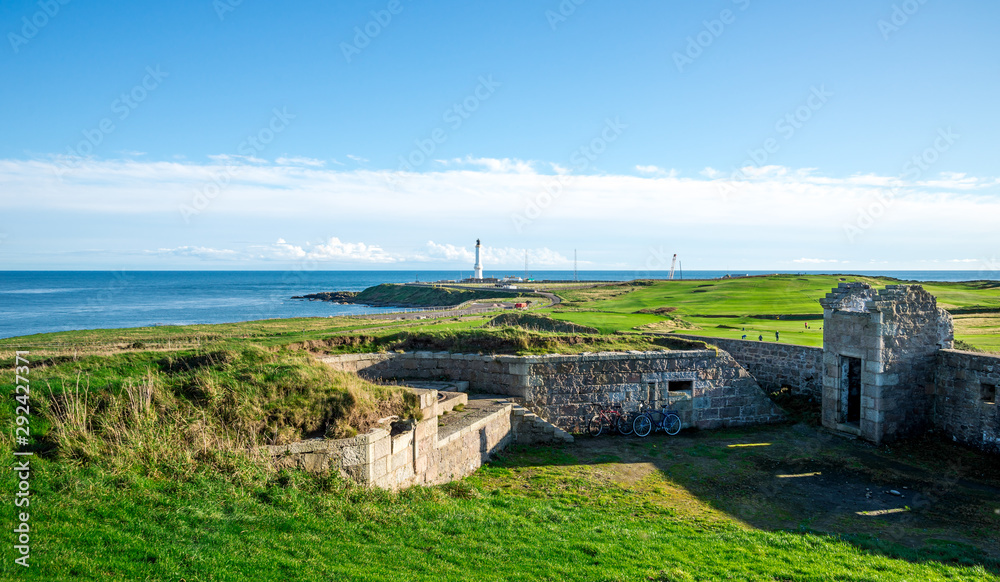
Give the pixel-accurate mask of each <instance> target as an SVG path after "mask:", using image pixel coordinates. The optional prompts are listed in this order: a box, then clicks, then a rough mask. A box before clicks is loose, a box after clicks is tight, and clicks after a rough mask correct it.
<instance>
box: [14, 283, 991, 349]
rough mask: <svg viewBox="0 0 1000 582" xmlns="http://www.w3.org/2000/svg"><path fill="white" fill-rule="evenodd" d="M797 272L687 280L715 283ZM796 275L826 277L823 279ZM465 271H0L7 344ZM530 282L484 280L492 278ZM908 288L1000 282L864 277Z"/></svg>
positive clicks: (324, 306) (297, 311)
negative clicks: (927, 284) (43, 335)
mask: <svg viewBox="0 0 1000 582" xmlns="http://www.w3.org/2000/svg"><path fill="white" fill-rule="evenodd" d="M772 273H792V272H790V271H741V272H727V271H687V272H685V273H683V274H680V273H678V274H675V278H686V279H716V278H720V277H723V276H724V275H727V274H728V275H731V276H744V275H766V274H772ZM795 273H802V274H820V272H819V271H809V272H802V271H798V272H795ZM468 274H469V273H468V271H466V272H464V273H461V272H458V271H419V272H418V271H0V338H10V337H17V336H25V335H32V334H38V333H48V332H55V331H69V330H83V329H102V328H123V327H145V326H157V325H187V324H196V323H231V322H238V321H253V320H258V319H273V318H290V317H327V316H335V315H356V314H370V313H380V312H386V311H400V309H394V308H378V307H368V306H363V305H338V304H333V303H329V302H323V301H304V300H301V299H292V296H294V295H305V294H309V293H316V292H319V291H361V290H362V289H365V288H366V287H371V286H373V285H378V284H380V283H406V282H410V281H438V280H449V279H461V278H462V277H463V276H468ZM508 274H509V275H519V276H523V275H524V273H516V272H515V273H495V274H491V273H487V276H504V275H508ZM852 274H857V275H871V276H887V277H895V278H897V279H902V280H909V281H968V280H977V279H991V280H997V279H1000V273H998V272H996V271H991V272H983V271H857V272H853V273H852ZM529 275H530V277H531V278H533V279H535V280H570V281H571V280H573V279H574V277H575V278H576V279H578V280H580V281H628V280H631V279H637V278H666V277H667V273H666V272H665V271H654V272H648V271H635V270H627V271H578V272H576V273H574V272H573V271H533V272H531V273H529Z"/></svg>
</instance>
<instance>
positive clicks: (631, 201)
mask: <svg viewBox="0 0 1000 582" xmlns="http://www.w3.org/2000/svg"><path fill="white" fill-rule="evenodd" d="M470 160H472V161H470ZM485 160H486V159H485V158H463V160H462V163H461V164H456V165H455V166H453V167H452V166H449V167H446V168H444V169H442V170H439V171H427V172H385V171H372V170H365V169H353V170H343V169H336V168H328V167H317V166H308V165H306V166H302V165H275V164H264V163H259V161H258V160H251V159H245V158H238V157H234V156H224V157H218V158H217V161H216V162H213V163H207V164H197V163H192V162H186V161H141V160H134V159H133V160H74V161H72V164H71V165H70V166H68V167H65V166H63V165H61V162H60V160H57V159H47V160H42V159H36V160H0V213H3V215H5V216H6V215H8V213H10V215H13V214H14V213H18V212H26V211H31V212H41V213H46V212H49V213H61V214H67V215H77V216H86V217H87V219H88V220H90V218H91V217H103V218H104V220H105V222H106V223H111V222H112V221H114V222H121V221H122V220H123V219H122V218H121V217H122V216H123V215H148V216H155V221H156V222H158V223H161V224H168V225H176V227H174V226H167V227H165V228H166V229H167V230H170V229H173V228H190V229H192V230H191V231H190V232H191V233H192V234H191V236H201V237H202V238H198V239H192V238H188V239H186V241H185V242H187V241H192V242H191V245H192V247H191V248H198V247H197V246H195V245H196V244H197V245H200V247H204V248H213V247H219V246H227V245H226V243H224V242H223V243H220V242H218V241H217V240H213V239H212V238H211V236H210V235H211V233H210V232H209V231H208V230H207V228H208V227H207V225H208V224H214V225H222V226H223V227H226V228H235V227H236V226H238V225H239V224H241V223H242V222H244V221H258V222H260V221H266V223H268V224H274V225H278V226H279V227H280V228H281V229H282V230H277V232H274V234H270V233H269V234H267V235H266V236H267V239H265V240H274V239H272V238H271V236H274V235H276V234H282V233H287V232H292V230H291V229H293V228H297V227H298V226H300V225H302V224H306V223H308V224H310V225H315V224H316V222H317V220H318V219H320V218H322V220H324V221H329V222H330V223H331V224H333V225H334V228H336V229H337V230H336V231H337V232H338V234H339V233H343V234H341V236H342V237H343V239H344V240H347V241H372V240H373V238H375V237H377V242H378V245H376V244H375V243H374V242H343V241H342V240H341V239H334V241H333V242H330V241H327V242H322V243H320V244H315V245H308V244H304V243H303V242H301V241H300V242H294V241H293V242H292V243H288V242H285V243H275V244H274V245H268V248H267V249H266V250H265V251H261V250H258V251H257V252H258V253H259V254H263V255H265V256H269V257H270V256H276V255H278V254H280V253H283V255H282V256H287V257H289V258H295V257H298V258H302V257H306V256H314V257H316V258H317V259H320V260H327V261H336V260H340V261H344V262H352V261H353V262H358V263H360V262H369V263H373V264H390V263H393V262H405V261H423V262H428V261H439V262H448V263H452V264H456V265H458V264H466V263H467V264H468V265H469V268H471V259H470V257H471V254H468V253H471V250H470V247H471V245H468V244H464V246H462V247H458V246H454V248H449V247H448V246H447V245H446V244H445V243H442V242H440V241H442V240H445V241H448V240H451V241H455V240H462V242H463V243H464V242H465V241H464V237H466V236H468V237H469V238H470V239H471V240H472V241H474V240H475V237H477V236H482V237H483V238H484V241H486V240H488V241H489V242H492V243H495V244H496V247H495V248H493V247H487V248H488V253H487V255H486V258H485V260H486V261H487V266H489V265H498V266H500V265H503V266H505V267H517V266H518V265H523V262H524V248H525V247H527V248H529V249H531V253H532V256H531V258H530V259H529V262H530V263H531V264H532V265H538V266H542V265H551V266H553V267H556V268H566V267H565V266H566V265H571V264H572V256H570V257H569V260H567V259H566V257H565V256H564V255H565V254H566V253H567V249H569V252H570V254H571V249H572V248H581V250H583V249H584V248H585V247H588V246H589V247H590V249H589V250H588V251H587V253H586V256H588V257H591V258H594V257H596V256H597V255H596V252H597V251H599V250H603V249H606V254H605V255H604V256H603V257H602V258H601V259H600V260H597V259H593V260H595V261H596V262H597V263H599V264H602V265H612V264H616V263H622V262H623V263H627V264H640V265H641V264H642V263H643V261H645V259H646V254H645V251H644V250H643V249H645V248H646V247H648V246H650V245H652V246H654V247H655V246H660V245H666V246H668V247H670V248H671V249H676V250H678V251H680V252H682V253H683V252H684V251H683V249H681V248H680V247H682V246H684V245H687V246H688V248H691V245H697V246H698V247H702V248H706V249H709V250H710V253H711V254H709V255H708V258H703V259H702V261H700V262H701V264H702V265H706V268H707V267H712V268H717V267H723V266H725V265H726V263H727V262H729V261H730V260H732V261H733V262H732V263H730V264H732V265H733V266H735V264H736V263H737V262H738V261H741V262H742V264H746V263H747V262H748V261H749V260H741V259H736V258H733V259H730V258H729V257H732V256H734V255H736V254H739V253H741V252H744V251H747V253H749V252H750V250H751V249H752V250H753V252H754V253H757V254H756V255H754V256H760V257H761V258H760V259H759V260H757V261H756V262H755V264H757V265H760V264H765V265H766V264H767V263H772V264H773V262H774V261H776V260H779V259H780V258H781V257H783V256H787V254H788V253H789V250H790V249H794V251H793V252H794V253H795V255H798V256H799V257H802V259H809V258H810V257H812V258H818V259H817V260H827V261H830V260H833V259H830V258H828V257H831V256H836V257H838V258H839V260H840V261H841V264H845V263H844V261H850V262H849V263H846V264H861V263H865V262H867V260H868V258H869V257H871V256H876V257H879V258H880V259H881V258H883V257H885V258H894V257H896V256H899V255H900V254H902V253H906V254H907V255H908V256H909V257H911V258H912V260H913V261H916V260H917V259H918V258H937V259H940V260H941V261H942V263H941V264H942V265H944V264H947V263H946V261H948V260H949V259H950V258H951V257H962V256H969V255H970V254H971V255H973V256H975V255H976V254H977V250H978V251H980V252H986V251H987V250H988V249H995V248H997V246H998V245H1000V232H998V231H997V229H996V226H995V223H996V217H997V216H1000V195H998V194H1000V184H998V183H997V179H996V178H994V177H979V178H974V177H970V176H967V175H963V174H948V175H942V176H940V180H939V179H938V178H937V177H935V178H934V179H933V180H929V181H927V182H913V181H906V180H903V179H901V178H899V177H898V176H879V175H873V174H859V175H852V176H847V177H833V176H826V175H823V174H821V173H819V172H818V171H816V170H811V169H792V168H784V167H779V166H771V167H768V168H759V169H757V170H758V171H756V172H752V173H748V177H747V179H744V180H738V181H735V182H734V181H733V180H732V179H731V176H730V174H729V173H728V172H727V173H724V174H723V173H719V172H717V171H714V170H711V169H706V170H705V171H704V172H703V175H701V176H693V177H679V176H675V177H669V176H658V177H647V176H639V175H615V174H603V175H591V174H584V175H579V174H571V173H569V170H567V169H566V168H562V170H563V171H564V173H561V174H555V175H553V174H551V173H545V174H542V173H537V172H535V170H534V168H535V167H538V168H544V169H545V170H546V171H548V168H549V166H547V165H544V164H541V163H535V162H526V161H521V160H491V161H489V162H487V161H485ZM466 162H468V163H466ZM220 176H221V177H222V178H224V179H223V180H221V181H220ZM971 180H975V181H976V182H975V183H976V184H977V186H976V187H975V188H969V187H967V184H969V183H971V182H970V181H971ZM217 182H218V183H219V184H220V185H219V186H218V187H217V188H215V189H214V190H213V191H212V192H211V194H212V197H211V199H207V198H206V199H205V200H202V202H203V203H204V204H203V207H202V208H201V210H200V211H199V213H198V214H197V215H195V216H193V217H192V221H191V224H190V225H187V224H185V222H184V221H183V217H182V213H181V208H182V207H184V206H191V205H193V204H195V201H196V197H197V196H198V195H200V194H201V193H203V192H206V185H213V184H216V183H217ZM931 182H934V183H933V184H931ZM945 182H948V183H949V184H950V185H951V186H953V187H946V184H945ZM726 185H733V186H734V188H735V189H734V191H733V192H731V193H730V194H728V195H726V196H724V195H723V190H724V188H725V186H726ZM889 193H894V195H893V196H892V197H891V204H890V205H888V206H886V207H884V208H880V209H877V210H878V211H879V212H878V214H879V216H877V217H876V218H875V219H874V220H871V224H870V226H866V227H865V230H864V232H863V234H862V235H860V236H859V237H858V239H857V242H855V243H854V244H850V243H849V242H848V240H847V237H846V236H845V231H844V226H845V225H849V224H856V223H857V221H858V220H859V215H860V214H861V213H864V212H868V210H869V209H871V208H874V207H875V206H876V205H878V204H880V203H883V202H880V200H882V201H884V200H885V196H886V195H887V194H889ZM883 204H884V203H883ZM515 216H523V217H528V218H530V220H529V221H528V222H529V223H528V225H527V226H526V227H524V229H523V230H520V231H519V230H517V229H515V228H514V225H513V220H514V217H515ZM126 220H127V219H126ZM867 220H869V219H866V221H867ZM866 224H867V222H866ZM286 225H287V226H286ZM285 228H287V229H288V230H284V229H285ZM368 233H372V234H368ZM171 235H173V233H171ZM455 237H461V238H460V239H456V238H455ZM275 238H276V236H275ZM286 238H287V237H286ZM428 238H433V239H434V241H435V243H434V244H436V245H438V246H439V247H441V248H436V247H431V246H428V245H422V243H424V242H425V241H427V239H428ZM149 239H151V240H154V241H155V240H157V239H156V238H153V235H152V234H150V235H149ZM281 244H284V245H287V246H284V247H283V246H280V245H281ZM386 244H391V245H393V248H394V249H397V250H394V251H393V252H392V253H390V252H388V251H386V250H384V249H385V248H386V247H384V246H379V245H386ZM352 245H355V246H352ZM564 245H565V246H564ZM626 245H631V247H630V248H631V250H629V251H628V252H631V253H632V254H631V255H628V256H620V255H616V254H615V253H617V252H619V250H620V249H622V248H623V247H624V246H626ZM157 246H164V247H167V246H170V245H166V244H159V243H157V242H153V243H146V244H144V245H143V246H139V247H138V248H155V247H157ZM271 246H274V248H270V247H271ZM552 248H559V249H560V250H561V254H560V253H558V252H555V251H551V250H549V249H552ZM970 248H971V249H973V251H972V252H968V251H967V249H970ZM760 249H763V250H760ZM178 252H180V251H178ZM687 252H688V253H689V254H688V256H690V253H691V252H692V251H690V250H688V251H687ZM536 254H537V256H536ZM253 256H256V254H254V255H253ZM747 256H749V254H747ZM802 259H800V261H801V260H802ZM789 260H791V259H789ZM691 261H692V263H690V264H689V262H688V261H685V266H686V267H689V268H690V265H693V264H696V263H694V262H693V261H694V259H691ZM709 262H710V263H709ZM706 263H709V264H706ZM789 264H790V263H789ZM798 264H809V263H805V262H802V263H798ZM813 264H823V263H813ZM952 264H954V263H952ZM746 268H755V267H751V266H747V267H746ZM765 268H766V267H765ZM942 268H943V267H942Z"/></svg>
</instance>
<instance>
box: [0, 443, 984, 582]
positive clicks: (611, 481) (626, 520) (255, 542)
mask: <svg viewBox="0 0 1000 582" xmlns="http://www.w3.org/2000/svg"><path fill="white" fill-rule="evenodd" d="M822 438H823V437H822V436H821V435H819V433H814V432H810V431H808V430H804V429H796V428H794V427H772V428H767V429H762V430H756V431H753V430H751V431H714V432H712V433H700V434H699V433H692V434H688V433H682V434H681V435H680V436H678V437H665V436H662V435H660V436H655V437H651V438H649V439H646V440H640V439H635V438H631V439H618V438H599V439H586V438H584V439H581V441H580V443H579V444H577V445H572V446H570V447H568V448H547V447H541V448H530V449H520V450H517V449H515V450H514V451H512V452H510V453H507V454H504V455H502V456H501V457H500V458H498V459H497V460H496V461H495V462H494V463H492V464H490V465H489V466H487V467H484V468H483V469H481V470H480V471H478V472H477V473H476V474H474V475H472V476H470V477H468V478H466V479H464V480H462V481H459V482H456V483H452V484H449V485H445V486H439V487H432V488H423V487H417V488H412V489H409V490H407V491H404V492H401V493H388V492H384V491H379V490H365V489H361V488H358V487H356V486H351V485H348V484H347V483H345V482H344V481H342V480H341V479H339V478H337V477H314V476H309V475H306V474H302V473H298V472H283V473H278V474H269V475H268V474H264V473H260V474H257V475H252V474H251V475H249V476H246V475H244V477H243V478H242V479H233V478H230V477H228V476H227V475H226V474H225V473H219V472H218V471H212V470H209V469H208V468H206V467H201V466H198V467H196V468H195V470H194V471H193V472H192V473H191V474H190V475H188V476H186V477H184V478H174V477H164V476H161V475H156V474H143V471H142V468H141V467H133V468H132V469H129V470H121V471H117V472H111V471H108V470H106V469H103V468H102V467H101V465H100V464H99V463H98V464H95V465H90V466H77V465H73V464H60V463H57V462H53V461H51V460H44V459H35V461H34V462H35V465H34V467H35V473H34V477H33V481H32V487H33V490H34V497H33V503H32V506H31V509H32V520H33V521H32V523H33V525H34V527H35V530H34V533H33V536H32V562H31V563H32V567H31V568H30V569H24V568H21V567H19V566H15V565H13V564H12V562H11V560H9V559H8V560H4V561H3V563H2V564H0V577H2V579H4V580H45V581H50V582H54V581H61V580H107V579H114V580H186V581H190V582H194V581H207V580H215V581H226V580H233V581H239V580H247V579H254V580H304V581H315V580H385V581H397V580H429V581H459V580H462V581H464V580H469V581H476V582H480V581H492V580H497V581H499V580H524V581H529V580H530V581H534V580H552V581H560V582H564V581H581V582H583V581H586V582H589V581H593V580H605V581H637V582H638V581H648V580H654V581H686V580H745V581H751V580H752V581H761V580H768V581H773V580H796V581H810V580H815V581H826V580H841V581H886V582H897V581H899V580H910V581H924V580H942V581H943V580H948V581H963V580H968V581H973V580H975V581H982V580H990V579H996V578H995V575H996V573H997V572H1000V562H998V561H997V560H996V559H995V558H991V557H989V555H988V554H987V553H984V549H983V548H984V547H985V548H992V547H994V546H995V545H996V543H997V531H998V527H997V526H998V525H1000V523H998V522H1000V517H996V516H995V515H993V513H992V509H993V505H996V503H994V502H995V498H994V499H993V502H991V501H990V500H989V495H990V493H989V491H992V490H993V489H990V487H993V485H986V483H987V481H982V482H981V481H980V480H981V479H982V478H980V477H975V476H967V478H973V479H976V483H980V484H979V485H978V487H979V489H976V485H970V486H969V488H967V489H966V488H963V489H962V495H971V496H972V497H970V498H968V499H967V500H966V501H967V503H968V504H969V508H970V509H971V510H972V511H975V512H977V515H976V516H971V515H967V514H966V509H965V508H964V506H962V507H958V508H956V507H949V509H950V510H953V513H954V515H953V517H952V518H950V519H949V518H947V517H944V518H939V517H934V514H933V511H928V512H926V513H927V514H928V516H929V517H928V518H927V519H932V520H933V521H925V520H924V519H925V518H924V517H923V514H921V517H920V518H919V519H918V520H917V521H914V522H912V524H910V525H905V526H904V527H902V529H901V528H899V527H892V526H893V524H896V523H898V522H899V521H898V516H894V515H889V516H888V517H865V516H864V515H857V514H856V513H855V511H856V509H857V508H860V507H864V506H866V505H865V504H870V503H872V502H870V501H867V500H865V499H864V495H863V491H864V485H865V484H868V485H870V486H871V487H875V488H876V490H879V491H880V489H878V488H884V487H885V486H886V485H884V484H883V483H895V481H893V479H894V477H893V475H894V474H892V473H885V471H890V470H891V471H897V472H898V471H901V470H902V471H908V472H910V473H908V479H910V480H908V481H907V483H909V484H910V485H911V486H914V487H917V486H926V487H928V488H930V487H933V486H934V483H935V481H934V478H933V477H922V478H921V479H929V480H928V481H927V482H926V484H925V485H922V484H921V481H920V480H919V479H918V480H913V479H914V475H919V474H920V469H919V466H918V465H917V464H916V463H915V462H914V461H913V460H912V459H910V458H909V457H908V456H907V455H906V454H898V453H897V454H892V453H879V454H880V455H884V456H885V457H886V458H885V463H887V465H886V467H885V468H883V469H879V468H878V461H877V459H876V460H875V461H866V463H867V464H868V465H870V466H871V467H870V468H858V467H857V466H855V465H854V464H853V463H852V455H855V454H859V453H858V450H859V449H858V445H854V444H853V443H849V442H847V441H836V440H835V441H834V442H832V443H828V442H825V441H823V442H822V444H823V448H822V449H817V448H816V447H815V446H814V441H816V439H822ZM827 438H829V437H827ZM931 448H933V447H931ZM810 451H811V452H810ZM8 452H9V451H8ZM961 454H962V455H964V456H966V457H968V459H967V461H968V462H969V463H975V462H976V461H975V459H974V458H973V457H969V453H966V452H962V453H961ZM807 455H810V456H807ZM900 463H903V464H904V465H905V466H904V468H903V469H900ZM832 464H836V466H839V467H842V469H841V471H846V473H844V472H842V473H840V476H839V477H838V479H839V481H841V482H843V481H848V482H850V483H856V484H857V485H858V487H859V488H860V489H859V491H861V493H859V496H858V498H856V499H850V500H846V499H842V498H837V497H836V496H834V497H833V498H827V496H826V495H824V494H822V492H821V490H820V489H819V488H820V487H827V486H828V481H821V482H818V483H816V484H814V487H817V490H816V491H817V495H818V498H822V501H819V502H812V501H810V497H811V495H812V490H811V489H808V486H809V484H808V483H805V482H803V481H801V480H794V481H793V480H788V479H781V478H780V477H781V475H780V473H783V472H792V473H803V472H806V470H808V471H809V472H808V474H817V470H819V471H820V473H822V472H824V471H825V472H829V471H831V469H832V466H833V465H832ZM890 468H891V469H890ZM776 474H779V475H778V476H777V477H776ZM0 483H2V485H0V486H2V487H3V488H4V490H7V491H10V490H11V488H12V487H15V486H16V483H15V482H14V481H13V477H12V473H11V472H10V471H5V472H4V473H3V475H2V477H0ZM803 487H806V489H803ZM984 487H985V488H986V489H985V490H984V489H983V488H984ZM880 497H884V496H882V495H881V494H880ZM980 498H981V499H980ZM977 500H978V503H979V507H978V508H975V506H976V502H977ZM875 503H881V501H880V500H875ZM889 503H890V504H891V503H894V502H893V501H891V500H890V501H889ZM897 504H898V503H897ZM893 507H894V505H893ZM903 523H904V524H905V522H903ZM964 524H967V525H964ZM927 527H930V528H932V530H933V533H928V532H927V531H926V529H922V528H927ZM887 528H888V529H887ZM916 540H919V541H916Z"/></svg>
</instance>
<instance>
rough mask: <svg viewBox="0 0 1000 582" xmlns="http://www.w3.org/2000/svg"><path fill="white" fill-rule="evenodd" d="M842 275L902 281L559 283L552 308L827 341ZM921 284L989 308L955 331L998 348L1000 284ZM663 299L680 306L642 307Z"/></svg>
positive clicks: (557, 313)
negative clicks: (826, 302)
mask: <svg viewBox="0 0 1000 582" xmlns="http://www.w3.org/2000/svg"><path fill="white" fill-rule="evenodd" d="M842 281H863V282H866V283H869V284H872V285H874V286H876V287H882V286H885V285H886V284H898V283H900V281H896V280H893V279H877V278H871V277H853V276H843V277H840V276H834V275H807V276H796V275H779V276H771V277H748V278H734V279H722V280H713V281H659V282H655V283H653V284H651V285H631V284H619V285H607V286H599V287H589V288H580V289H571V290H564V291H560V292H559V293H560V296H561V297H563V298H564V299H565V303H564V304H563V305H560V306H557V307H556V308H555V309H554V310H553V311H552V314H551V315H552V317H553V318H555V319H562V320H565V321H571V322H573V323H576V324H579V325H588V326H593V327H596V328H598V329H600V330H601V331H602V332H603V333H613V332H616V331H626V330H633V329H636V328H638V329H639V330H646V331H670V332H676V333H680V334H692V335H703V336H709V337H724V338H729V339H741V338H742V336H743V335H744V334H746V335H747V339H757V338H758V337H759V336H761V335H763V336H764V340H765V341H775V337H774V332H775V331H777V332H779V336H780V339H779V341H780V342H781V343H790V344H796V345H806V346H822V344H823V332H822V319H823V310H822V307H821V306H820V304H819V299H821V298H822V297H823V296H825V295H826V293H828V292H829V291H830V289H832V288H833V287H836V286H837V285H838V284H839V283H840V282H842ZM924 288H925V289H927V290H928V291H929V292H930V293H932V294H934V295H935V296H936V297H937V298H938V304H939V305H940V306H941V307H944V308H946V309H954V310H965V309H978V310H992V311H993V312H991V313H976V314H956V315H954V318H955V339H956V340H961V341H964V342H966V343H967V344H968V345H971V346H973V347H975V348H977V349H982V350H985V351H1000V285H998V284H996V283H983V282H966V283H927V284H924ZM662 307H672V308H675V311H673V312H671V313H669V314H665V315H654V314H645V313H637V312H638V311H639V310H642V309H647V310H649V309H656V308H662ZM753 316H757V317H753ZM761 316H765V317H763V318H762V317H761ZM782 316H783V318H782ZM787 316H798V317H796V318H795V319H787ZM806 321H808V323H809V327H808V328H806V327H805V325H804V324H805V322H806ZM678 323H680V324H681V325H678Z"/></svg>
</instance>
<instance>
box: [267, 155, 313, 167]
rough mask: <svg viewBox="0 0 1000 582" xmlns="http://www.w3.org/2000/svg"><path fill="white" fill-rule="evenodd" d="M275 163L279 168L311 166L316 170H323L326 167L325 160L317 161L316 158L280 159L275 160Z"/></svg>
mask: <svg viewBox="0 0 1000 582" xmlns="http://www.w3.org/2000/svg"><path fill="white" fill-rule="evenodd" d="M274 163H276V164H278V165H279V166H311V167H314V168H322V167H323V166H325V165H326V162H324V161H323V160H317V159H315V158H306V157H302V156H297V157H288V158H286V157H280V158H278V159H276V160H274Z"/></svg>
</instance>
